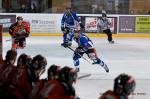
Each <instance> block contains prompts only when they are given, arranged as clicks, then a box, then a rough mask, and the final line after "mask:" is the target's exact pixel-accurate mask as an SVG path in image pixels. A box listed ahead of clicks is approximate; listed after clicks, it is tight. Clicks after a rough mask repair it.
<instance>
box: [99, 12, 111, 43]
mask: <svg viewBox="0 0 150 99" xmlns="http://www.w3.org/2000/svg"><path fill="white" fill-rule="evenodd" d="M110 25H111V23H110V22H109V20H108V18H107V14H106V12H105V11H104V12H102V17H101V18H100V19H99V20H98V27H99V28H101V29H102V31H103V32H104V33H106V34H107V37H108V39H107V40H108V42H109V43H111V44H113V43H114V41H113V39H112V32H111V30H110Z"/></svg>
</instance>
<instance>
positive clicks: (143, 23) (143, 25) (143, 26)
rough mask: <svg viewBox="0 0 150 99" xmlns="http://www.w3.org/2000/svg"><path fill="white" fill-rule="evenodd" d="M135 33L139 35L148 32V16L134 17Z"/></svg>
mask: <svg viewBox="0 0 150 99" xmlns="http://www.w3.org/2000/svg"><path fill="white" fill-rule="evenodd" d="M135 28H136V29H135V31H136V32H138V33H139V32H141V33H147V32H148V33H149V32H150V17H148V16H143V17H142V16H138V17H136V23H135Z"/></svg>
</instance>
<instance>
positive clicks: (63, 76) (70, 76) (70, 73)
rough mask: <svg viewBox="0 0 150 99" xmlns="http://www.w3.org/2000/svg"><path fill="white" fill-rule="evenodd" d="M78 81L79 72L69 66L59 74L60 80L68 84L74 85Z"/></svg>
mask: <svg viewBox="0 0 150 99" xmlns="http://www.w3.org/2000/svg"><path fill="white" fill-rule="evenodd" d="M76 79H77V72H76V70H75V69H73V68H70V67H68V66H65V67H63V68H62V69H61V70H60V72H59V80H60V81H62V82H66V83H73V82H75V81H76Z"/></svg>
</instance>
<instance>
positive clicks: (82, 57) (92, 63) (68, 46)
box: [68, 46, 93, 65]
mask: <svg viewBox="0 0 150 99" xmlns="http://www.w3.org/2000/svg"><path fill="white" fill-rule="evenodd" d="M68 48H69V49H70V50H71V51H73V52H74V53H77V52H75V50H74V49H72V48H71V47H70V46H68ZM77 54H78V55H79V56H80V57H81V58H83V59H84V60H85V61H87V62H88V63H89V64H92V65H93V63H91V62H90V61H89V60H87V59H86V58H85V57H83V56H82V55H80V54H79V53H77Z"/></svg>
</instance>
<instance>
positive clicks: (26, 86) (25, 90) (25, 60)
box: [8, 53, 32, 99]
mask: <svg viewBox="0 0 150 99" xmlns="http://www.w3.org/2000/svg"><path fill="white" fill-rule="evenodd" d="M29 59H31V58H30V57H29V56H28V55H26V54H24V53H23V54H21V55H20V56H19V58H18V61H17V71H16V75H14V77H13V79H12V81H11V83H10V84H9V86H8V93H9V95H10V96H11V97H12V96H13V97H14V98H15V99H26V98H27V97H28V95H29V93H30V91H31V89H32V85H31V83H30V81H29V79H28V72H27V68H28V66H27V64H30V66H31V62H30V60H29Z"/></svg>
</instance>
